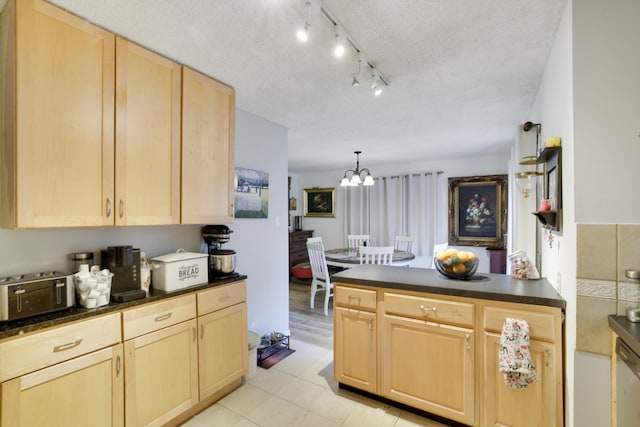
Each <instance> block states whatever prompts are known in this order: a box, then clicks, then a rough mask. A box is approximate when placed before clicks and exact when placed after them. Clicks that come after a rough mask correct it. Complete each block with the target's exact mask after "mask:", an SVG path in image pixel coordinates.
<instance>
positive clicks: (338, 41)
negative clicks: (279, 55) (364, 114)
mask: <svg viewBox="0 0 640 427" xmlns="http://www.w3.org/2000/svg"><path fill="white" fill-rule="evenodd" d="M0 1H1V0H0ZM301 1H302V2H303V3H304V5H305V7H306V9H307V10H306V13H307V19H306V21H305V24H304V27H303V28H301V29H300V30H298V33H297V36H298V39H300V41H302V42H306V41H307V40H308V39H309V28H310V27H311V14H312V13H319V14H322V15H323V16H324V17H325V18H326V19H327V21H328V22H329V24H330V25H331V26H332V28H333V31H334V32H335V44H334V47H333V53H334V55H335V56H336V57H342V56H343V55H344V54H345V51H346V48H347V47H351V49H353V51H354V52H356V54H358V56H359V58H358V72H357V73H354V74H352V79H351V86H354V87H356V86H360V81H359V80H358V79H359V77H360V70H361V67H362V66H363V65H364V66H367V67H369V68H370V69H371V71H372V82H371V89H372V90H373V94H374V95H375V96H378V95H380V94H381V93H382V90H383V87H384V86H389V80H388V79H387V78H386V77H385V76H383V75H382V73H381V72H380V71H379V70H377V69H376V67H375V65H374V64H373V63H372V62H371V61H369V60H368V59H366V57H365V55H364V52H363V51H362V48H360V46H359V45H358V43H357V42H356V41H355V39H354V38H353V37H351V35H349V32H348V31H347V30H346V28H344V25H342V24H341V23H340V21H339V20H338V18H337V17H336V16H335V15H334V14H333V12H331V11H330V10H329V9H328V8H327V7H326V6H325V5H324V4H322V3H321V1H320V0H301ZM373 71H375V73H373ZM374 74H375V77H374Z"/></svg>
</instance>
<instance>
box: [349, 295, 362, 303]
mask: <svg viewBox="0 0 640 427" xmlns="http://www.w3.org/2000/svg"><path fill="white" fill-rule="evenodd" d="M351 300H355V301H357V302H358V304H360V301H362V298H360V297H358V296H355V297H354V296H353V295H349V302H351Z"/></svg>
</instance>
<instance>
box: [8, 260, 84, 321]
mask: <svg viewBox="0 0 640 427" xmlns="http://www.w3.org/2000/svg"><path fill="white" fill-rule="evenodd" d="M74 304H75V294H74V286H73V276H71V275H68V274H65V273H61V272H59V271H47V272H41V273H31V274H17V275H13V276H7V277H0V321H8V320H16V319H22V318H25V317H31V316H37V315H39V314H46V313H50V312H53V311H58V310H63V309H65V308H68V307H72V306H73V305H74Z"/></svg>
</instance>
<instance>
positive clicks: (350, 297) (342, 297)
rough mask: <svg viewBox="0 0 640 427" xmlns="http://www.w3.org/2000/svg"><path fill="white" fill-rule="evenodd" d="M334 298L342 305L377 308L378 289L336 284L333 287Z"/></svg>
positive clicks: (368, 308) (369, 309)
mask: <svg viewBox="0 0 640 427" xmlns="http://www.w3.org/2000/svg"><path fill="white" fill-rule="evenodd" d="M333 300H334V302H335V304H336V305H339V306H341V307H352V308H356V309H362V310H368V311H375V310H376V291H372V290H368V289H357V288H351V287H348V286H340V285H336V286H335V287H334V289H333Z"/></svg>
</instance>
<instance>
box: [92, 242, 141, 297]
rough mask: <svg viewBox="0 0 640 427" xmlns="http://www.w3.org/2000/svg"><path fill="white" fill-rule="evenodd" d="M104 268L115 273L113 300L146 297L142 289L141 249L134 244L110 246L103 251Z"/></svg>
mask: <svg viewBox="0 0 640 427" xmlns="http://www.w3.org/2000/svg"><path fill="white" fill-rule="evenodd" d="M101 255H102V268H108V269H109V271H111V272H112V273H113V277H112V278H111V301H114V302H124V301H132V300H135V299H140V298H144V297H145V296H146V292H145V291H144V290H142V289H140V249H135V248H133V246H130V245H124V246H109V247H107V249H103V250H102V251H101Z"/></svg>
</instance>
